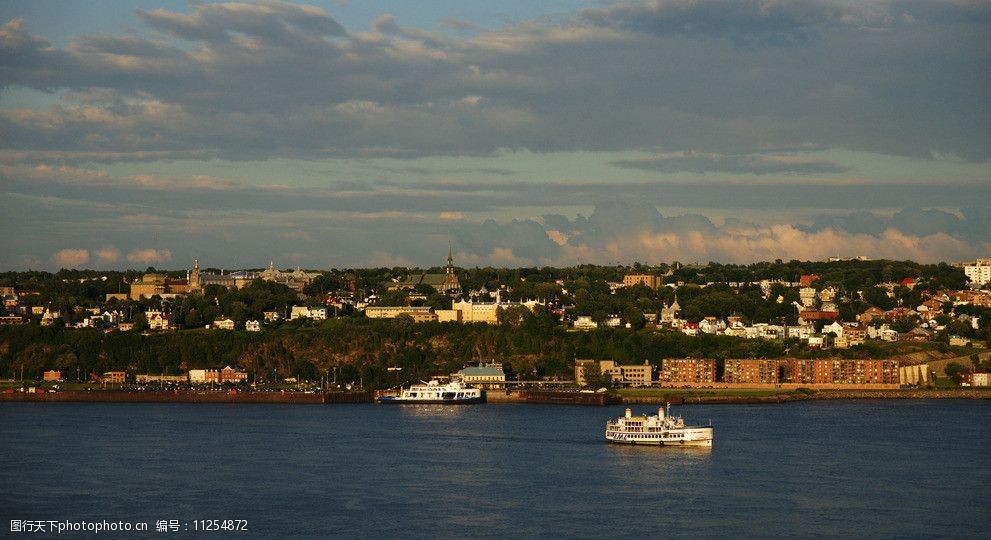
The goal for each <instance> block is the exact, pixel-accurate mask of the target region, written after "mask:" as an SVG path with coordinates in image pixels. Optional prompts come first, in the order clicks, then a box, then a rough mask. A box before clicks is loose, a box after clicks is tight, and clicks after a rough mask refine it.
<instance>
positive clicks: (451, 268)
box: [447, 242, 454, 275]
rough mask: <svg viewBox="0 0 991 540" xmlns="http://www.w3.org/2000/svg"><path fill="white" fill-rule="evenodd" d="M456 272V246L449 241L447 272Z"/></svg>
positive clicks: (449, 273)
mask: <svg viewBox="0 0 991 540" xmlns="http://www.w3.org/2000/svg"><path fill="white" fill-rule="evenodd" d="M453 273H454V248H453V247H452V246H451V243H450V242H448V243H447V274H448V275H451V274H453Z"/></svg>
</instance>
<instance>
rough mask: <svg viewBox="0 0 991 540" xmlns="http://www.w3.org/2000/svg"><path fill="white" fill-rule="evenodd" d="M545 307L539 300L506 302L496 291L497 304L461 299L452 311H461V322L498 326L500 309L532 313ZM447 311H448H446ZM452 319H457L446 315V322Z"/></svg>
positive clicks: (451, 315)
mask: <svg viewBox="0 0 991 540" xmlns="http://www.w3.org/2000/svg"><path fill="white" fill-rule="evenodd" d="M540 305H543V302H540V301H538V300H524V301H523V302H504V301H503V300H502V297H501V291H498V290H497V291H496V297H495V302H479V301H477V300H475V299H474V298H470V299H467V300H466V299H461V300H459V301H457V302H454V303H453V304H452V305H451V311H460V312H461V313H460V315H459V316H460V318H461V322H464V323H471V322H483V323H486V324H498V323H499V309H500V308H501V309H508V308H511V307H520V306H522V307H525V308H527V309H529V310H530V311H533V310H534V309H535V308H536V307H537V306H540ZM445 311H446V310H445ZM452 317H456V316H455V315H453V314H445V320H454V319H453V318H452Z"/></svg>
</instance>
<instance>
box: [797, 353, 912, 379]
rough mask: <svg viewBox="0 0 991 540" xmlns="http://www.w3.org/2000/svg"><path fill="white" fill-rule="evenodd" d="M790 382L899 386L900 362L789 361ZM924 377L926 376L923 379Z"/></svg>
mask: <svg viewBox="0 0 991 540" xmlns="http://www.w3.org/2000/svg"><path fill="white" fill-rule="evenodd" d="M787 365H788V373H787V375H786V376H787V378H788V379H789V380H790V381H791V382H793V383H797V384H859V385H864V384H872V385H873V384H885V385H891V384H894V385H897V384H899V382H900V374H899V369H898V361H897V360H841V359H825V360H803V359H797V358H792V359H790V360H788V362H787ZM923 377H924V376H923Z"/></svg>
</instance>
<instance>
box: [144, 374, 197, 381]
mask: <svg viewBox="0 0 991 540" xmlns="http://www.w3.org/2000/svg"><path fill="white" fill-rule="evenodd" d="M188 380H189V377H187V376H186V375H153V374H150V373H139V374H137V375H135V376H134V381H135V382H138V383H152V382H168V383H184V382H186V381H188Z"/></svg>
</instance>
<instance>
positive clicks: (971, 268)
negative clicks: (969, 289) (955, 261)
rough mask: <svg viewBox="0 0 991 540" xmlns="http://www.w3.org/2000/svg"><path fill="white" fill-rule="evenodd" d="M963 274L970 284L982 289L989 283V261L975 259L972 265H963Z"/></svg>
mask: <svg viewBox="0 0 991 540" xmlns="http://www.w3.org/2000/svg"><path fill="white" fill-rule="evenodd" d="M963 273H964V274H965V275H966V276H967V278H968V279H970V284H971V285H975V286H978V287H983V286H984V285H987V284H988V283H991V259H977V260H976V261H974V262H972V263H963Z"/></svg>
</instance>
